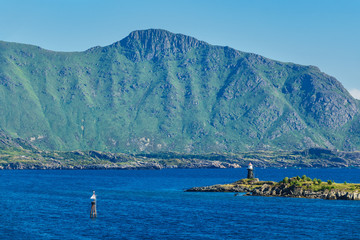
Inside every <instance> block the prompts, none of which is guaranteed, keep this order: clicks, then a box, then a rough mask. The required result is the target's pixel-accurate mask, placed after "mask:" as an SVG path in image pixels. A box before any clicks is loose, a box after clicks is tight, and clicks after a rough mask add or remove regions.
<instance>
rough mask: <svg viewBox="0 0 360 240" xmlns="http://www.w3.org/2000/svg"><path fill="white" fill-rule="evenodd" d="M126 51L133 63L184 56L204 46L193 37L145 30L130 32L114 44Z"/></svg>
mask: <svg viewBox="0 0 360 240" xmlns="http://www.w3.org/2000/svg"><path fill="white" fill-rule="evenodd" d="M115 45H116V46H119V45H120V46H121V47H123V48H125V49H126V50H127V51H129V50H130V52H129V56H128V57H130V59H132V60H134V61H142V60H150V59H152V58H156V57H159V56H164V55H165V56H166V55H177V54H185V53H187V52H188V51H190V50H191V49H192V48H195V47H199V46H201V45H206V43H205V42H202V41H199V40H197V39H195V38H193V37H190V36H186V35H183V34H175V33H172V32H169V31H166V30H162V29H147V30H137V31H133V32H131V33H130V34H129V35H128V36H127V37H126V38H124V39H123V40H121V41H120V42H117V43H115Z"/></svg>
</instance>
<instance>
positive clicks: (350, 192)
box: [185, 175, 360, 200]
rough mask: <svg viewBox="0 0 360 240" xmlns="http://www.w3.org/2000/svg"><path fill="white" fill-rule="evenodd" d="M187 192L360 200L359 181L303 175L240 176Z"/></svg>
mask: <svg viewBox="0 0 360 240" xmlns="http://www.w3.org/2000/svg"><path fill="white" fill-rule="evenodd" d="M185 191H186V192H235V193H239V192H245V193H246V194H245V195H246V196H266V197H293V198H312V199H327V200H360V193H359V191H360V184H358V183H347V182H344V183H335V182H334V181H333V180H327V181H322V180H321V179H316V178H314V179H311V178H309V177H307V176H305V175H303V176H302V177H299V176H297V177H292V178H288V177H285V178H284V179H283V180H282V181H280V182H274V181H259V179H257V178H253V179H241V180H239V181H236V182H234V183H230V184H222V185H212V186H206V187H194V188H190V189H187V190H185Z"/></svg>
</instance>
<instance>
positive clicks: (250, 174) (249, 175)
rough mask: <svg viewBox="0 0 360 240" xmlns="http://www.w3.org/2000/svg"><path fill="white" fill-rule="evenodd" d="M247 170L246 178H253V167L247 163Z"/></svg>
mask: <svg viewBox="0 0 360 240" xmlns="http://www.w3.org/2000/svg"><path fill="white" fill-rule="evenodd" d="M247 170H248V174H247V178H248V179H252V178H254V168H253V165H252V164H251V163H249V166H248V168H247Z"/></svg>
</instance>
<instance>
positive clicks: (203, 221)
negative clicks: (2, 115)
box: [0, 169, 360, 239]
mask: <svg viewBox="0 0 360 240" xmlns="http://www.w3.org/2000/svg"><path fill="white" fill-rule="evenodd" d="M255 174H256V177H258V178H260V179H261V180H276V181H279V180H281V179H283V178H284V177H286V176H288V177H291V176H297V175H299V176H302V175H304V174H305V175H307V176H309V177H311V178H315V177H316V178H320V179H322V180H323V181H325V180H328V179H331V180H334V181H335V182H344V181H347V182H360V169H255ZM244 177H246V170H245V169H165V170H79V171H77V170H49V171H48V170H13V171H0V196H1V205H0V206H1V207H0V235H1V236H0V237H1V239H360V201H343V200H337V201H330V200H314V199H297V198H280V197H249V196H243V195H240V196H236V197H235V196H234V194H233V193H190V192H184V190H185V189H187V188H191V187H194V186H205V185H213V184H220V183H230V182H234V181H236V180H238V179H241V178H244ZM93 190H95V191H96V194H97V213H98V217H97V218H96V219H90V217H89V216H90V206H91V200H90V197H91V195H92V191H93Z"/></svg>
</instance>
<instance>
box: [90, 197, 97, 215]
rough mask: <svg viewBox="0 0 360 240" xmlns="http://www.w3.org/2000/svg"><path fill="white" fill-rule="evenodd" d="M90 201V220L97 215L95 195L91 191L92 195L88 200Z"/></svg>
mask: <svg viewBox="0 0 360 240" xmlns="http://www.w3.org/2000/svg"><path fill="white" fill-rule="evenodd" d="M90 199H91V200H92V201H91V210H90V218H96V217H97V213H96V195H95V191H93V195H92V196H91V198H90Z"/></svg>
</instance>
